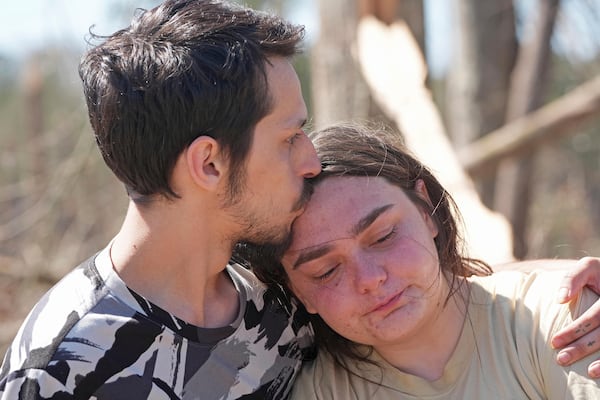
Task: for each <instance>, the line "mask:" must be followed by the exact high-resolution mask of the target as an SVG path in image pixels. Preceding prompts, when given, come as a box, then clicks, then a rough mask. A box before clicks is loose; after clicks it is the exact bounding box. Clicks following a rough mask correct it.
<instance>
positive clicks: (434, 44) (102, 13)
mask: <svg viewBox="0 0 600 400" xmlns="http://www.w3.org/2000/svg"><path fill="white" fill-rule="evenodd" d="M0 1H1V2H3V3H4V4H3V5H2V8H1V9H2V12H1V13H0V55H2V56H9V57H11V58H17V59H19V58H23V57H25V56H26V55H27V54H28V53H29V52H30V51H32V50H35V49H40V48H43V47H45V46H48V45H52V44H55V43H60V44H61V45H65V46H69V47H72V48H73V49H74V50H75V51H77V52H83V50H84V49H85V46H86V42H85V38H86V35H87V33H88V30H89V28H90V27H91V26H92V25H95V27H94V32H95V33H98V34H110V33H112V32H113V31H115V30H117V29H119V28H122V27H125V26H126V25H127V24H128V22H129V20H130V17H131V16H132V15H133V12H134V10H135V8H136V7H139V6H140V5H142V4H145V6H146V7H148V6H151V5H152V4H158V3H159V2H160V0H0ZM318 1H319V0H294V1H293V2H291V4H293V5H294V7H293V9H292V10H290V12H289V15H285V17H286V18H288V19H290V20H292V21H293V22H296V23H300V24H303V25H305V26H306V30H307V39H308V40H311V39H314V38H315V37H316V36H317V35H318V14H317V13H318V11H317V9H318V7H317V4H318ZM324 1H326V0H324ZM424 1H425V3H424V4H425V17H426V18H425V19H426V21H425V23H426V26H427V29H426V34H427V38H426V41H427V55H426V56H427V60H428V64H429V68H430V73H431V74H432V75H433V76H440V75H443V73H444V72H445V70H446V68H447V66H448V64H449V62H450V58H451V51H452V45H451V44H452V37H453V30H452V26H451V24H452V4H453V3H454V2H453V1H452V0H424ZM485 1H495V0H485ZM536 1H537V0H520V1H519V2H517V4H518V5H519V10H520V11H521V12H522V13H523V12H530V11H531V10H534V12H535V2H536ZM584 3H585V4H589V5H590V7H589V9H591V10H595V12H597V15H595V19H594V20H592V21H598V20H599V19H600V0H562V5H563V6H564V9H565V10H566V12H564V13H563V17H562V20H563V21H566V22H567V23H566V24H563V25H566V26H567V28H564V27H562V28H561V27H560V26H559V29H558V31H559V32H561V37H562V38H563V39H562V41H561V40H555V41H554V43H553V44H554V46H555V49H558V50H559V51H562V52H565V53H569V52H570V53H571V55H572V56H573V57H577V58H580V59H581V58H586V57H590V56H594V55H596V54H597V53H598V51H599V49H600V30H599V31H596V32H595V33H593V32H589V31H588V32H585V29H586V27H589V26H594V25H600V24H597V23H596V24H594V23H590V20H589V17H590V16H589V15H585V14H586V13H587V11H584V12H581V10H588V9H582V8H581V7H582V4H584ZM115 8H118V9H119V10H121V11H122V12H121V13H115ZM588 14H589V13H588ZM115 15H119V16H120V17H117V18H115ZM586 17H587V18H588V20H587V22H586V20H585V19H586ZM592 17H594V16H592ZM582 29H583V30H582ZM587 29H590V28H587ZM591 29H600V28H598V27H596V28H591ZM574 44H575V45H574Z"/></svg>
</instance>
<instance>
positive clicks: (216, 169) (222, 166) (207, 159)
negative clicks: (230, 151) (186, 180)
mask: <svg viewBox="0 0 600 400" xmlns="http://www.w3.org/2000/svg"><path fill="white" fill-rule="evenodd" d="M185 157H186V164H187V167H188V172H189V174H190V176H191V178H192V179H193V180H194V182H195V183H196V184H197V185H199V186H201V187H203V188H205V189H207V190H216V188H217V187H218V185H219V182H220V181H221V179H223V177H224V176H226V175H225V171H226V167H227V160H226V158H225V157H224V156H223V152H222V149H221V146H220V145H219V143H218V142H217V141H216V140H215V139H214V138H211V137H210V136H199V137H197V138H196V139H195V140H194V141H193V142H192V143H191V144H190V145H189V146H188V148H187V149H186V151H185Z"/></svg>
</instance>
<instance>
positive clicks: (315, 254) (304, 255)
mask: <svg viewBox="0 0 600 400" xmlns="http://www.w3.org/2000/svg"><path fill="white" fill-rule="evenodd" d="M391 207H393V204H387V205H385V206H381V207H378V208H376V209H374V210H373V211H371V212H370V213H369V214H367V215H366V216H364V217H362V218H361V219H360V220H359V221H358V222H357V223H356V224H355V225H354V226H353V227H352V234H353V235H358V234H359V233H361V232H363V231H364V230H365V229H367V228H368V227H369V226H370V225H371V224H372V223H373V222H375V220H376V219H377V218H378V217H379V216H380V215H381V214H383V213H384V212H386V211H387V210H389V209H390V208H391ZM331 247H332V246H331V244H329V243H326V244H323V245H320V246H319V245H317V246H313V247H311V248H309V249H308V250H300V256H299V257H298V259H297V260H296V262H294V265H293V266H292V269H296V268H298V266H300V265H301V264H304V263H307V262H309V261H312V260H314V259H316V258H319V257H322V256H323V255H325V254H327V253H328V252H329V251H331Z"/></svg>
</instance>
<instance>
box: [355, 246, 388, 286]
mask: <svg viewBox="0 0 600 400" xmlns="http://www.w3.org/2000/svg"><path fill="white" fill-rule="evenodd" d="M386 279H387V271H386V269H385V267H384V266H383V265H382V264H381V262H380V260H379V259H378V257H369V256H365V255H362V256H357V257H356V259H355V262H354V281H355V285H356V288H357V290H358V292H359V293H367V292H369V291H373V290H376V289H378V288H379V286H380V285H381V284H382V283H383V282H385V280H386Z"/></svg>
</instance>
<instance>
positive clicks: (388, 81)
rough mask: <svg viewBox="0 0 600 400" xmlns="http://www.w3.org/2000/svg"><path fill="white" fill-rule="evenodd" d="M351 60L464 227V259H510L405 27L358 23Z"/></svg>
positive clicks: (502, 225) (502, 231)
mask: <svg viewBox="0 0 600 400" xmlns="http://www.w3.org/2000/svg"><path fill="white" fill-rule="evenodd" d="M357 57H358V61H359V64H360V66H361V69H362V72H363V75H364V77H365V80H366V81H367V83H368V84H369V87H370V89H371V93H372V95H373V98H374V99H375V100H376V101H377V102H378V103H379V106H380V107H381V109H382V110H383V111H384V112H385V113H386V114H387V115H388V117H389V118H390V119H392V120H393V121H395V123H396V124H397V126H398V128H399V129H400V130H401V132H402V133H403V135H404V139H405V142H406V145H407V147H408V148H409V149H410V150H411V151H412V152H413V153H414V154H415V155H416V156H417V157H418V158H419V159H420V160H421V161H422V162H423V163H424V164H425V165H427V166H428V167H429V168H430V169H431V170H432V171H433V172H434V174H436V176H437V178H438V179H439V180H440V182H441V183H442V185H444V187H445V188H446V189H447V190H448V191H449V192H450V194H451V195H452V197H453V198H454V200H455V201H456V203H457V205H458V207H459V209H460V210H461V213H462V217H463V220H464V223H465V227H463V232H462V233H463V236H464V237H465V239H466V243H467V245H468V249H469V255H470V256H472V257H477V258H481V259H483V260H485V261H487V262H490V263H498V262H505V261H509V260H512V259H513V256H512V236H511V234H510V227H509V225H508V223H507V222H506V220H505V219H504V218H503V217H502V216H501V215H499V214H497V213H494V212H492V211H490V210H489V209H487V208H486V207H485V206H484V205H483V204H482V203H481V201H480V199H479V196H478V195H477V192H476V190H475V187H474V184H473V182H472V181H471V179H470V177H469V176H468V175H467V174H466V172H465V171H464V170H463V167H462V166H461V164H460V163H459V161H458V157H457V156H456V153H455V152H454V149H453V148H452V146H451V144H450V141H449V140H448V138H447V136H446V133H445V130H444V127H443V125H442V122H441V118H440V115H439V112H438V110H437V108H436V106H435V104H434V102H433V99H432V98H431V94H430V93H429V90H428V89H427V87H426V86H425V78H426V74H427V70H426V66H425V62H424V59H423V55H422V54H421V52H420V50H419V47H418V45H417V44H416V42H415V40H414V38H413V37H412V35H411V33H410V31H409V29H408V28H407V27H406V25H405V24H404V23H403V22H401V21H397V22H394V23H393V24H392V25H390V26H387V25H385V24H383V23H382V22H380V21H378V20H377V19H375V18H373V17H364V18H362V19H361V20H360V21H359V25H358V35H357Z"/></svg>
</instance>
